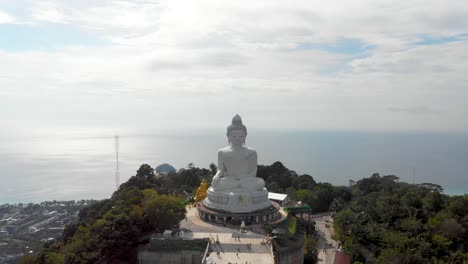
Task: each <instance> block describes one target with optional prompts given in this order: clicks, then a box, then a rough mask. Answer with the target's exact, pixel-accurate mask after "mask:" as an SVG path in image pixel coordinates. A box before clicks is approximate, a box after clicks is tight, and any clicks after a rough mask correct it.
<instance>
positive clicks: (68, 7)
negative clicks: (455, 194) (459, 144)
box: [0, 0, 468, 133]
mask: <svg viewBox="0 0 468 264" xmlns="http://www.w3.org/2000/svg"><path fill="white" fill-rule="evenodd" d="M467 102H468V4H467V2H466V0H460V1H436V0H433V1H427V0H426V1H420V0H404V1H395V0H391V1H390V0H389V1H376V0H369V1H332V0H327V1H323V0H321V1H313V0H305V1H272V0H266V1H259V0H257V1H251V0H250V1H239V0H236V1H219V0H214V1H204V0H197V1H178V0H171V1H150V0H147V1H143V0H141V1H90V0H86V1H83V0H81V1H71V0H70V1H36V0H34V1H33V0H31V1H25V0H15V1H11V0H0V120H1V123H2V125H1V126H0V132H4V133H7V132H5V131H7V130H8V131H31V130H33V131H39V130H41V129H58V130H60V129H75V128H85V129H86V128H90V129H91V128H93V129H110V130H112V129H113V130H116V131H118V130H119V129H124V128H143V129H153V130H155V129H159V128H161V127H165V128H187V129H190V128H195V129H199V128H214V127H220V126H221V127H223V129H224V127H225V126H226V125H227V123H228V122H229V120H230V118H231V117H232V116H233V115H234V114H235V113H239V114H241V116H243V118H244V120H248V124H247V125H248V126H249V127H251V128H310V129H352V130H355V129H359V130H431V131H433V130H444V131H462V132H466V131H468V107H466V104H467ZM12 128H13V129H12Z"/></svg>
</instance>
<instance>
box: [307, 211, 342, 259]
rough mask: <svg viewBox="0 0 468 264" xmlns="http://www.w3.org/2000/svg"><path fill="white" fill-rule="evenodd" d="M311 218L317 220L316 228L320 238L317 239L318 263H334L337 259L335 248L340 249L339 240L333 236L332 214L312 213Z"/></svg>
mask: <svg viewBox="0 0 468 264" xmlns="http://www.w3.org/2000/svg"><path fill="white" fill-rule="evenodd" d="M311 219H312V220H314V221H315V230H316V231H317V234H318V238H319V239H318V241H317V250H318V253H319V254H318V262H317V263H326V264H333V262H334V261H335V250H338V242H337V241H335V240H333V239H332V237H331V236H332V234H333V233H334V231H333V223H332V221H333V220H332V218H331V215H330V214H316V215H312V217H311ZM327 225H328V226H329V227H327Z"/></svg>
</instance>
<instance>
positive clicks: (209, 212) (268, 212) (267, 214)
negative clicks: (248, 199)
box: [197, 202, 281, 225]
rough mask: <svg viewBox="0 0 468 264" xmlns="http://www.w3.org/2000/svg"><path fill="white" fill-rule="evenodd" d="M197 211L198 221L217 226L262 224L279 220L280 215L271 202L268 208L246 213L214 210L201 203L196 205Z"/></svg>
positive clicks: (276, 205)
mask: <svg viewBox="0 0 468 264" xmlns="http://www.w3.org/2000/svg"><path fill="white" fill-rule="evenodd" d="M197 210H198V215H199V217H200V219H202V220H204V221H206V222H212V223H218V224H233V225H240V223H241V222H242V220H244V222H245V224H246V225H251V224H263V223H270V222H274V221H276V220H278V219H280V218H281V213H280V212H279V210H280V206H279V204H277V203H275V202H271V206H270V207H268V208H265V209H262V210H258V211H254V212H248V213H233V212H227V211H222V210H215V209H211V208H208V207H206V206H205V205H204V204H203V203H202V202H199V203H197Z"/></svg>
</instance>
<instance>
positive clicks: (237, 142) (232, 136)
mask: <svg viewBox="0 0 468 264" xmlns="http://www.w3.org/2000/svg"><path fill="white" fill-rule="evenodd" d="M227 136H228V138H229V142H231V145H233V146H242V145H243V144H244V142H245V136H246V134H245V132H244V131H242V130H232V131H231V132H229V133H228V134H227Z"/></svg>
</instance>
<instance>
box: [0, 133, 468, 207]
mask: <svg viewBox="0 0 468 264" xmlns="http://www.w3.org/2000/svg"><path fill="white" fill-rule="evenodd" d="M226 145H227V140H226V136H225V131H211V130H210V131H191V132H181V131H179V132H155V133H148V132H146V133H141V132H134V133H132V132H126V133H122V134H120V146H119V165H120V178H121V182H124V181H126V180H127V179H128V178H129V177H130V176H132V175H135V172H136V170H137V169H138V167H139V166H140V165H141V164H143V163H147V164H150V165H151V166H153V167H155V166H157V165H159V164H161V163H169V164H171V165H173V166H175V167H176V168H177V169H179V168H182V167H186V166H187V164H188V163H190V162H193V163H194V164H195V165H196V166H198V167H206V168H207V167H208V165H209V164H210V163H212V162H213V163H216V152H217V149H219V148H221V147H224V146H226ZM246 145H247V146H249V147H251V148H254V149H256V150H257V152H258V161H259V164H271V163H273V162H275V161H281V162H283V164H284V165H285V166H286V167H288V168H290V169H292V170H295V171H296V172H297V173H299V174H303V173H307V174H310V175H312V176H313V177H314V179H315V180H316V181H317V182H330V183H332V184H335V185H347V183H348V180H349V179H353V180H359V179H361V178H364V177H368V176H370V175H372V174H373V173H375V172H378V173H380V174H381V175H388V174H394V175H397V176H399V177H400V179H401V181H406V182H413V180H414V181H415V182H416V183H422V182H431V183H436V184H440V185H441V186H442V187H443V188H444V190H445V193H448V194H463V193H468V135H467V134H461V133H458V134H455V133H396V132H392V133H390V132H389V133H377V132H349V131H278V130H275V131H267V130H251V131H249V135H248V137H247V144H246ZM115 167H116V159H115V146H114V135H112V134H103V133H92V132H89V133H87V132H84V133H83V132H80V133H69V134H67V133H61V134H52V135H34V136H32V135H11V134H10V135H3V136H0V180H1V184H0V203H18V202H40V201H45V200H71V199H102V198H107V197H109V196H110V195H111V194H112V192H113V191H114V190H115V188H116V184H115Z"/></svg>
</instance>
